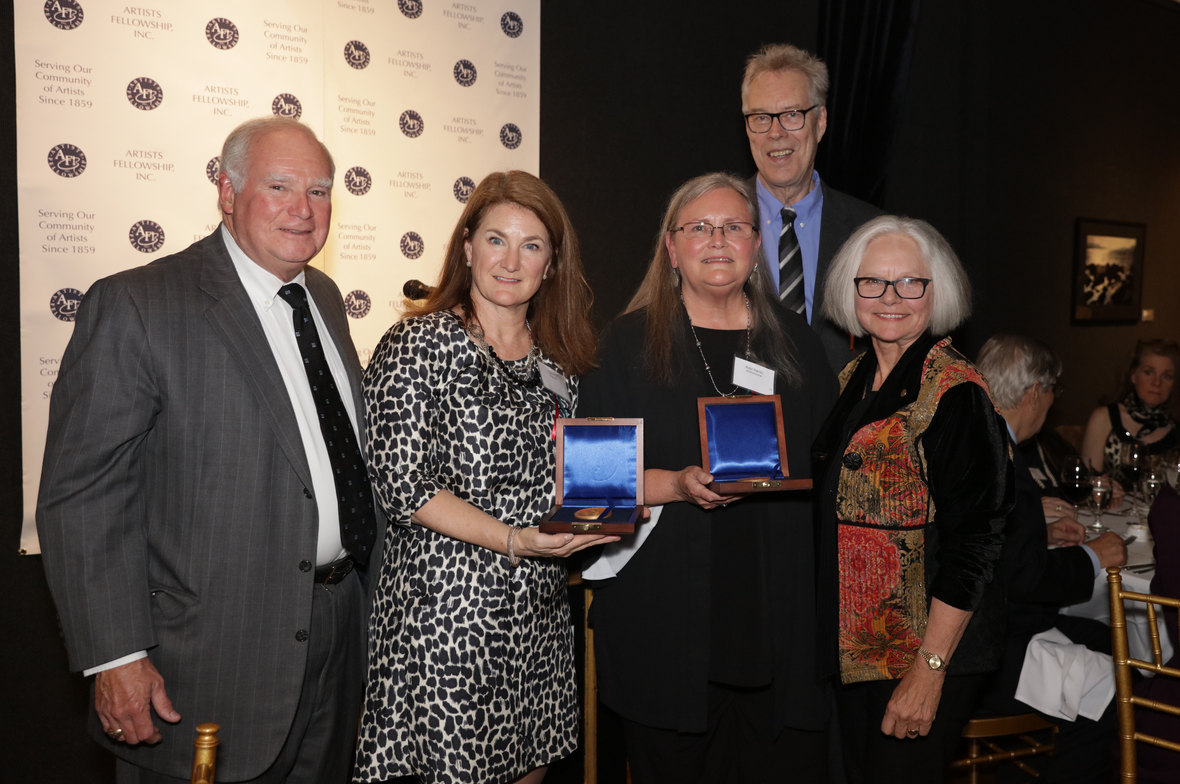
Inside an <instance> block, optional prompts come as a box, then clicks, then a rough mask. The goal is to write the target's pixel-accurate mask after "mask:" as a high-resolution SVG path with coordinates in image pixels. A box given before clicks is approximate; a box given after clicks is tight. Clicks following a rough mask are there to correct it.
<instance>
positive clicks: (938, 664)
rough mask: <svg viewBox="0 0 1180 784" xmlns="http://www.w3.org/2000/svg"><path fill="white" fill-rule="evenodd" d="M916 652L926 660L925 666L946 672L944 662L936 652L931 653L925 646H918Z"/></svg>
mask: <svg viewBox="0 0 1180 784" xmlns="http://www.w3.org/2000/svg"><path fill="white" fill-rule="evenodd" d="M918 654H919V655H920V656H921V657H922V658H923V659H925V660H926V666H927V667H929V668H930V669H932V670H934V671H935V672H946V662H945V661H944V660H943V658H942V657H941V656H939V655H938V654H937V653H931V652H930V651H928V650H926V649H925V648H919V649H918Z"/></svg>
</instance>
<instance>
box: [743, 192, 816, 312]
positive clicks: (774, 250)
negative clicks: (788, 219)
mask: <svg viewBox="0 0 1180 784" xmlns="http://www.w3.org/2000/svg"><path fill="white" fill-rule="evenodd" d="M754 179H755V180H756V182H757V183H758V184H757V188H756V190H757V191H758V211H759V214H760V215H761V216H762V225H761V226H760V227H759V228H760V229H761V231H762V252H763V253H764V254H765V257H766V261H767V269H768V271H769V272H770V277H771V279H772V280H773V281H774V291H775V293H778V237H779V235H780V234H782V231H783V216H782V212H781V210H782V208H783V207H788V206H789V207H790V208H791V209H793V210H794V211H795V235H796V236H797V237H798V238H799V252H800V253H801V254H803V295H804V297H805V299H806V302H807V323H808V324H810V323H811V313H812V309H811V308H812V301H813V300H814V298H815V274H816V270H817V269H818V268H819V228H820V216H821V215H823V211H824V190H823V188H821V187H820V179H819V173H818V172H816V171H814V170H813V171H812V172H811V181H812V182H813V183H814V184H815V187H814V188H812V189H811V193H809V194H807V195H806V196H804V197H803V198H802V199H800V200H799V201H797V202H795V203H794V204H790V205H787V204H783V203H782V202H781V201H779V200H778V199H776V198H775V197H774V196H773V195H772V194H771V192H770V191H769V190H768V189H767V187H766V185H765V184H764V183H763V182H762V178H761V177H755V178H754Z"/></svg>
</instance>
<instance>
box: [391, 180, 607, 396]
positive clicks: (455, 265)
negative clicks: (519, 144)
mask: <svg viewBox="0 0 1180 784" xmlns="http://www.w3.org/2000/svg"><path fill="white" fill-rule="evenodd" d="M501 204H514V205H516V206H518V207H522V208H524V209H526V210H528V211H529V212H531V213H533V215H535V216H537V219H538V220H540V221H541V223H542V224H543V225H544V226H545V231H546V232H547V233H548V234H549V244H550V247H551V248H552V256H551V259H550V261H551V264H550V266H549V273H548V278H547V279H546V280H542V281H541V287H540V288H539V289H537V293H536V294H534V295H533V298H532V299H531V300H530V301H529V307H528V319H529V325H530V327H531V329H532V333H533V340H535V341H536V343H537V346H538V347H539V348H540V349H541V350H542V351H543V352H545V355H546V356H548V357H549V358H550V359H552V360H553V361H554V362H556V363H557V365H558V367H560V368H561V369H562V371H564V372H565V373H566V374H567V375H570V376H576V375H581V374H583V373H585V372H586V371H588V370H590V369H591V368H593V367H594V351H595V346H596V338H595V334H594V328H593V326H591V324H590V305H591V304H592V303H593V301H594V296H593V293H592V292H591V291H590V285H589V284H588V283H586V277H585V276H584V275H583V273H582V258H581V256H580V255H579V253H578V236H577V234H576V233H575V232H574V227H573V225H572V224H571V223H570V219H569V216H568V215H567V214H566V212H565V207H563V206H562V204H561V200H560V199H558V198H557V194H555V193H554V192H553V190H552V189H551V188H550V187H549V186H548V185H546V184H545V183H544V182H542V181H541V180H540V178H538V177H536V176H534V175H532V174H529V173H528V172H524V171H518V170H513V171H506V172H493V173H492V174H489V175H488V176H487V177H484V178H483V181H482V182H480V184H479V185H477V186H476V188H475V191H474V192H473V193H472V194H471V198H470V199H468V200H467V207H466V209H464V210H463V215H462V216H460V218H459V223H458V224H457V225H456V226H455V230H454V231H453V232H452V233H451V241H450V243H448V245H447V250H446V255H445V257H444V258H443V266H442V270H441V271H440V272H439V276H438V281H437V283H436V284H435V287H434V291H433V292H431V294H430V296H428V297H427V298H426V300H425V301H424V302H422V303H421V304H420V305H413V306H411V307H410V308H409V309H408V310H407V311H406V315H405V318H409V317H411V316H424V315H427V314H429V313H437V312H438V311H440V310H455V309H457V308H461V309H462V317H463V325H464V327H469V326H470V325H471V320H472V319H473V318H474V315H475V307H474V304H473V303H472V300H471V286H472V276H471V268H470V267H468V266H467V255H466V253H465V252H464V250H463V243H464V242H465V241H466V240H467V239H468V238H469V237H474V236H475V234H476V230H477V229H478V228H479V227H480V224H482V223H483V220H484V218H485V217H486V216H487V214H488V212H490V211H491V210H492V209H493V208H495V207H497V206H499V205H501Z"/></svg>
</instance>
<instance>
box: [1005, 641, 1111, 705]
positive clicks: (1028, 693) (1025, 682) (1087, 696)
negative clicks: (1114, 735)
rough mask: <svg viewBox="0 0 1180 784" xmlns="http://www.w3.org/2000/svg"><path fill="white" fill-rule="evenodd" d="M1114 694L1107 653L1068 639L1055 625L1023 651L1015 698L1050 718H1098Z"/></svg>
mask: <svg viewBox="0 0 1180 784" xmlns="http://www.w3.org/2000/svg"><path fill="white" fill-rule="evenodd" d="M1113 697H1114V661H1113V660H1112V659H1111V657H1110V655H1109V654H1106V653H1098V652H1097V651H1092V650H1090V649H1089V648H1087V647H1086V646H1084V645H1079V644H1077V643H1073V642H1070V641H1069V638H1068V637H1066V636H1065V635H1064V634H1062V633H1061V632H1060V631H1058V630H1057V629H1050V630H1049V631H1047V632H1041V633H1040V634H1038V635H1036V636H1035V637H1033V638H1032V639H1031V640H1030V641H1029V643H1028V648H1026V649H1025V651H1024V667H1022V668H1021V670H1020V683H1019V684H1018V685H1017V686H1016V699H1018V700H1020V701H1021V702H1023V703H1024V704H1025V705H1029V706H1031V707H1033V708H1036V709H1037V710H1039V711H1040V712H1041V713H1044V714H1046V715H1047V716H1051V717H1054V718H1059V719H1065V720H1066V721H1074V720H1075V719H1077V717H1078V716H1079V715H1081V716H1085V717H1086V718H1087V719H1094V720H1095V721H1097V720H1098V718H1099V717H1101V716H1102V712H1103V711H1104V710H1106V706H1107V705H1108V704H1109V703H1110V701H1111V699H1112V698H1113Z"/></svg>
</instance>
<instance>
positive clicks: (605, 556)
mask: <svg viewBox="0 0 1180 784" xmlns="http://www.w3.org/2000/svg"><path fill="white" fill-rule="evenodd" d="M648 511H650V512H651V517H650V518H648V519H647V520H640V521H639V522H637V523H636V524H635V533H633V534H631V535H630V536H625V537H623V538H622V539H620V540H619V541H617V542H611V543H610V544H608V545H605V546H603V548H602V549H601V550H600V551H599V552H598V560H596V561H595V562H594V563H592V564H590V565H589V566H588V567H586V568H585V569H583V570H582V579H583V580H609V579H610V578H612V577H615V576H617V575H618V573H619V572H621V571H623V567H624V566H626V565H627V562H628V561H630V560H631V556H633V555H635V553H637V552H639V548H640V547H642V546H643V542H644V540H646V539H647V537H648V536H650V535H651V532H652V531H654V530H655V527H656V523H658V522H659V521H660V512H662V511H664V507H663V506H649V507H648Z"/></svg>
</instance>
